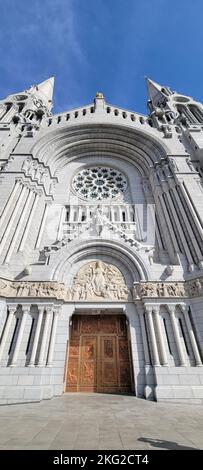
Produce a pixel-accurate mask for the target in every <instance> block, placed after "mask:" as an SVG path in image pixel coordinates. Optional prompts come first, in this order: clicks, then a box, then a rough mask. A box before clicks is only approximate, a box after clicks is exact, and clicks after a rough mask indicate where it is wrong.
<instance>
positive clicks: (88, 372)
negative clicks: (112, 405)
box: [65, 315, 132, 393]
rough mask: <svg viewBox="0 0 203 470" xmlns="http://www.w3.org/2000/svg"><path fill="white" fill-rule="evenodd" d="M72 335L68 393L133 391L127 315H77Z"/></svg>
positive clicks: (69, 354)
mask: <svg viewBox="0 0 203 470" xmlns="http://www.w3.org/2000/svg"><path fill="white" fill-rule="evenodd" d="M70 333H71V335H70V343H69V351H68V359H67V370H66V378H65V391H66V392H103V393H129V392H131V387H132V376H131V361H130V349H129V341H128V335H127V327H126V317H125V315H74V316H73V321H72V327H71V332H70Z"/></svg>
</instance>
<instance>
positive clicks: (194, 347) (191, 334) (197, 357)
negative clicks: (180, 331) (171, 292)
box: [180, 305, 202, 366]
mask: <svg viewBox="0 0 203 470" xmlns="http://www.w3.org/2000/svg"><path fill="white" fill-rule="evenodd" d="M180 307H181V310H182V312H183V314H184V318H185V323H186V326H187V330H188V334H189V338H190V342H191V345H192V350H193V354H194V356H195V363H196V366H202V360H201V357H200V354H199V349H198V346H197V342H196V338H195V335H194V331H193V327H192V324H191V321H190V317H189V314H188V310H187V306H186V305H180Z"/></svg>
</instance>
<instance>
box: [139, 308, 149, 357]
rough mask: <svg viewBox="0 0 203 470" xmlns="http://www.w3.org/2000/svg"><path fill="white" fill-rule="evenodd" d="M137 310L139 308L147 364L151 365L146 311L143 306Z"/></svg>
mask: <svg viewBox="0 0 203 470" xmlns="http://www.w3.org/2000/svg"><path fill="white" fill-rule="evenodd" d="M137 310H138V315H139V319H140V327H141V333H142V342H143V349H144V359H145V365H146V366H149V365H151V360H150V355H149V347H148V341H147V332H146V325H145V318H144V312H143V311H142V308H141V307H138V308H137Z"/></svg>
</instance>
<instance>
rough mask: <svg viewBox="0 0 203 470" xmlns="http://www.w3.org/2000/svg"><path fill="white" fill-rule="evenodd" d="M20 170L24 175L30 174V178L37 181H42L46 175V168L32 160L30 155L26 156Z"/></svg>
mask: <svg viewBox="0 0 203 470" xmlns="http://www.w3.org/2000/svg"><path fill="white" fill-rule="evenodd" d="M22 170H23V171H24V173H25V175H26V176H31V178H32V179H35V180H37V181H38V183H44V181H45V178H46V176H48V170H47V168H44V166H43V165H40V164H39V163H38V162H36V161H33V160H32V158H31V157H27V158H26V159H25V160H24V162H23V165H22Z"/></svg>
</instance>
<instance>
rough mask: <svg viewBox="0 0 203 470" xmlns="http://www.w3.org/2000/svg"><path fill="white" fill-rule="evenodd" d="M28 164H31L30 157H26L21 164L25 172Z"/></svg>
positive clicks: (27, 169)
mask: <svg viewBox="0 0 203 470" xmlns="http://www.w3.org/2000/svg"><path fill="white" fill-rule="evenodd" d="M30 165H31V157H27V158H26V159H25V160H24V162H23V165H22V170H24V171H25V173H26V174H27V173H28V171H29V169H30Z"/></svg>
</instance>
